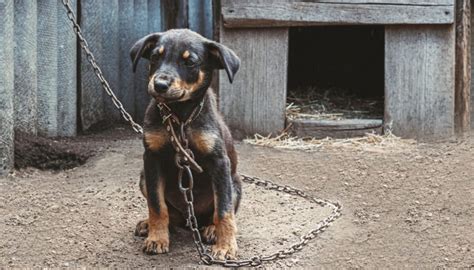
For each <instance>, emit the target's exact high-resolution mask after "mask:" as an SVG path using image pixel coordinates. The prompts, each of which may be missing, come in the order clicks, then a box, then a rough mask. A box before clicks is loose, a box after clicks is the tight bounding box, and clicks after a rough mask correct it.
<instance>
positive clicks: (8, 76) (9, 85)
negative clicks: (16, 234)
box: [0, 0, 15, 176]
mask: <svg viewBox="0 0 474 270" xmlns="http://www.w3.org/2000/svg"><path fill="white" fill-rule="evenodd" d="M0 14H2V16H0V70H1V71H0V176H3V175H6V174H7V173H9V172H10V171H11V170H12V169H13V156H14V154H13V152H14V151H13V148H14V140H13V139H14V138H13V136H14V131H13V127H14V124H15V123H14V107H13V99H14V95H15V94H14V80H15V76H14V73H13V65H14V64H13V63H14V62H15V60H14V31H13V28H14V18H13V17H14V16H13V15H14V7H13V0H7V1H0Z"/></svg>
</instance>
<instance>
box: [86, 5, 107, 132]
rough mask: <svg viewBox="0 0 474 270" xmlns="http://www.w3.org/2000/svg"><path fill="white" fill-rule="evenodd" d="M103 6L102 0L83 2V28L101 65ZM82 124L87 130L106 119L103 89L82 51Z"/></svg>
mask: <svg viewBox="0 0 474 270" xmlns="http://www.w3.org/2000/svg"><path fill="white" fill-rule="evenodd" d="M102 4H103V1H101V0H81V28H82V29H83V32H84V36H85V38H86V39H87V43H88V44H89V46H90V48H91V51H92V52H93V53H94V56H95V58H96V60H97V62H98V64H99V66H101V67H102V66H103V63H102V59H103V56H102V51H103V45H104V43H103V42H104V40H103V36H102V9H103V7H102ZM80 85H81V89H80V93H81V110H80V115H81V124H82V129H83V130H87V129H89V128H90V127H91V126H92V125H93V124H95V123H98V122H99V121H101V120H103V119H104V115H105V114H104V105H103V104H104V100H103V97H102V91H103V90H102V87H101V85H100V82H99V80H97V77H96V75H95V74H94V70H93V68H92V65H91V64H90V63H89V62H88V61H87V57H86V54H85V53H84V52H83V51H81V84H80Z"/></svg>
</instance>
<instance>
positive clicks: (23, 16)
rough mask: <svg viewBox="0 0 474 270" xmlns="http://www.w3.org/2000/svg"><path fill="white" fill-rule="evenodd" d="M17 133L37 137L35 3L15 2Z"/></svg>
mask: <svg viewBox="0 0 474 270" xmlns="http://www.w3.org/2000/svg"><path fill="white" fill-rule="evenodd" d="M14 6H15V16H14V17H15V30H14V31H15V36H14V38H15V49H14V50H15V52H14V53H15V64H14V71H15V99H14V106H15V130H17V131H22V132H25V133H27V134H32V135H35V134H36V122H37V119H36V116H37V109H36V107H37V103H36V93H37V88H38V87H37V81H38V79H37V70H36V67H37V63H36V54H37V51H36V34H37V30H36V19H37V18H36V10H37V4H36V1H29V0H18V1H15V5H14Z"/></svg>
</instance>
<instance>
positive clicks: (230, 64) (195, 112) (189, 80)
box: [130, 29, 241, 259]
mask: <svg viewBox="0 0 474 270" xmlns="http://www.w3.org/2000/svg"><path fill="white" fill-rule="evenodd" d="M130 55H131V58H132V61H133V69H134V71H135V69H136V66H137V63H138V62H139V60H140V59H141V58H145V59H147V60H148V61H149V74H148V76H149V77H148V78H149V83H148V89H147V90H148V94H149V95H150V96H151V97H152V99H151V102H150V104H149V105H148V108H147V110H146V113H145V119H144V139H143V144H144V147H145V153H144V155H143V162H144V170H143V172H142V177H141V179H140V189H141V191H142V193H143V196H144V197H145V198H146V199H147V203H148V219H146V220H143V221H140V222H139V223H138V224H137V228H136V235H139V236H146V237H147V238H146V239H145V246H144V252H145V253H147V254H158V253H166V252H168V250H169V226H185V224H186V219H185V217H186V216H187V212H186V203H185V201H184V198H183V195H182V194H181V192H180V191H179V188H178V182H177V177H178V168H177V167H176V164H175V158H174V157H175V153H176V152H175V150H174V148H173V147H172V144H171V141H170V139H171V138H170V135H169V134H168V132H167V130H166V126H165V124H164V121H165V120H166V119H163V118H164V117H163V116H162V112H161V113H160V108H159V107H158V104H166V106H167V107H168V108H169V109H170V110H171V112H172V113H173V115H174V116H175V117H176V118H178V119H179V120H180V121H182V122H185V121H186V119H189V118H190V117H192V119H191V121H190V123H189V124H188V125H186V126H185V128H184V133H185V134H186V137H187V139H188V141H189V148H190V149H191V150H192V152H193V153H194V156H195V161H196V162H197V163H198V164H199V165H200V166H201V167H202V169H203V172H202V173H196V172H193V178H194V187H193V195H194V209H195V214H196V217H197V220H198V224H199V227H200V228H202V229H201V235H202V238H203V239H204V240H205V241H206V242H208V243H211V244H213V246H212V254H213V256H214V257H215V258H218V259H233V258H235V256H236V252H237V242H236V239H235V235H236V230H237V229H236V224H235V213H236V212H237V209H238V207H239V203H240V199H241V180H240V178H239V175H238V174H237V172H236V169H237V154H236V151H235V149H234V145H233V141H232V136H231V134H230V132H229V129H228V127H227V126H226V125H225V123H224V122H223V120H222V117H221V115H220V114H219V112H218V110H217V104H216V97H215V95H214V92H213V90H212V89H210V88H209V86H210V83H211V80H212V73H213V71H214V70H216V69H225V71H226V73H227V75H228V78H229V80H230V82H232V80H233V78H234V75H235V73H236V72H237V70H238V69H239V66H240V59H239V58H238V57H237V56H236V55H235V53H234V52H233V51H232V50H230V49H229V48H227V47H226V46H224V45H222V44H219V43H217V42H214V41H211V40H208V39H206V38H204V37H202V36H201V35H199V34H197V33H195V32H193V31H190V30H186V29H179V30H169V31H166V32H162V33H154V34H150V35H147V36H145V37H143V38H142V39H140V40H138V41H137V42H136V43H135V45H134V46H133V47H132V49H131V52H130ZM178 129H179V128H178Z"/></svg>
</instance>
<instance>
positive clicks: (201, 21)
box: [188, 0, 213, 39]
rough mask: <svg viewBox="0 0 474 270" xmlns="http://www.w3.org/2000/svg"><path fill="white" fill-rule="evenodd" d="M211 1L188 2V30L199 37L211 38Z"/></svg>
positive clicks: (193, 0) (191, 0)
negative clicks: (199, 35)
mask: <svg viewBox="0 0 474 270" xmlns="http://www.w3.org/2000/svg"><path fill="white" fill-rule="evenodd" d="M212 4H213V3H212V0H188V20H189V28H190V29H191V30H193V31H196V32H198V33H200V34H201V35H203V36H205V37H207V38H209V39H212V38H213V31H212V27H213V6H212Z"/></svg>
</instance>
